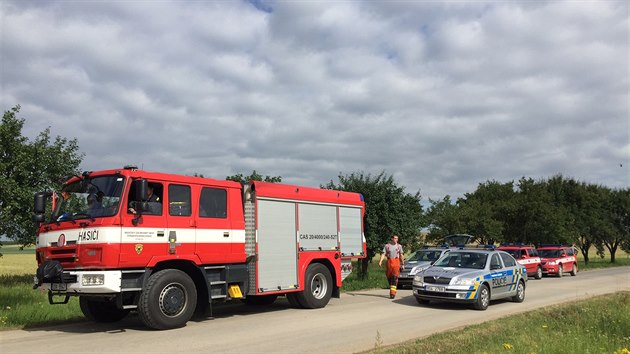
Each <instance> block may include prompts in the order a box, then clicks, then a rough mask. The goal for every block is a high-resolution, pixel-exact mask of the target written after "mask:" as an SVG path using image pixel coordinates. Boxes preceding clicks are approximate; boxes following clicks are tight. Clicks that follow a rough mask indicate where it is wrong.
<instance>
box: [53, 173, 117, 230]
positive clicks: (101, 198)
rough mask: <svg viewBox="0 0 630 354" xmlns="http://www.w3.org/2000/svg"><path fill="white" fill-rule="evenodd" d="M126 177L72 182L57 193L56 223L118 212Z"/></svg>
mask: <svg viewBox="0 0 630 354" xmlns="http://www.w3.org/2000/svg"><path fill="white" fill-rule="evenodd" d="M123 187H124V178H123V177H121V176H119V175H114V176H99V177H94V178H85V179H83V180H80V181H76V182H72V183H70V184H67V185H65V186H64V187H63V189H62V190H61V192H60V193H57V195H56V197H57V200H56V207H55V210H53V213H52V215H51V219H52V220H51V221H52V222H61V221H67V220H77V219H88V218H89V219H94V218H100V217H106V216H112V215H114V214H116V213H117V212H118V205H119V203H120V198H121V196H122V191H123Z"/></svg>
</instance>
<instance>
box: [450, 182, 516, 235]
mask: <svg viewBox="0 0 630 354" xmlns="http://www.w3.org/2000/svg"><path fill="white" fill-rule="evenodd" d="M514 195H515V192H514V184H513V182H508V183H499V182H496V181H487V182H485V183H480V184H479V185H478V186H477V190H476V191H475V192H473V193H466V194H464V196H465V198H463V199H459V200H458V203H457V204H458V205H459V206H460V209H461V210H460V213H461V220H462V222H463V223H464V225H465V229H466V233H470V234H472V235H474V236H475V238H476V239H477V240H479V241H480V242H481V243H487V244H493V243H495V242H501V241H505V240H506V237H505V236H504V232H505V230H506V228H507V222H508V215H510V214H511V209H512V202H513V200H514Z"/></svg>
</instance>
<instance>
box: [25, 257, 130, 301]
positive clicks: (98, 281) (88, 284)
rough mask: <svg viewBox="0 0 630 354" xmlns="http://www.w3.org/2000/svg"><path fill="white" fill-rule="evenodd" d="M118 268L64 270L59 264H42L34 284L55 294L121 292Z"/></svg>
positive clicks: (35, 286) (120, 276)
mask: <svg viewBox="0 0 630 354" xmlns="http://www.w3.org/2000/svg"><path fill="white" fill-rule="evenodd" d="M121 279H122V272H121V271H120V270H90V271H88V270H80V271H64V270H63V268H62V267H61V266H60V265H54V264H53V265H52V266H51V265H50V264H46V262H45V263H44V264H42V265H41V266H40V267H39V268H38V269H37V275H36V276H35V285H34V286H33V288H39V287H41V288H42V289H44V290H50V291H52V292H54V293H57V294H64V293H65V294H111V293H119V292H121V283H122V282H121Z"/></svg>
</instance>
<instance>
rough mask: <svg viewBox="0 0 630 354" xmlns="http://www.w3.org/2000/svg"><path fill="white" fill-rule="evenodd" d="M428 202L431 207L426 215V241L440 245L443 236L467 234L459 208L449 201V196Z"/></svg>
mask: <svg viewBox="0 0 630 354" xmlns="http://www.w3.org/2000/svg"><path fill="white" fill-rule="evenodd" d="M429 202H430V203H431V206H430V207H429V210H428V211H427V214H426V218H427V222H428V224H429V236H427V241H429V242H432V243H441V242H442V241H443V240H444V237H445V236H448V235H453V234H465V233H467V232H468V231H467V230H466V228H465V226H464V225H463V223H462V221H461V215H460V208H459V206H458V205H457V204H455V203H453V202H452V201H451V196H450V195H447V196H446V197H444V198H443V199H441V200H431V199H429Z"/></svg>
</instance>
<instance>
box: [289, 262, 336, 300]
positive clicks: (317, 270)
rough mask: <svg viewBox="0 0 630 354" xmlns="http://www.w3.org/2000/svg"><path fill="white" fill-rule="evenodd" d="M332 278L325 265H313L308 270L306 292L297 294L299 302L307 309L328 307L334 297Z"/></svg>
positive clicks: (305, 283)
mask: <svg viewBox="0 0 630 354" xmlns="http://www.w3.org/2000/svg"><path fill="white" fill-rule="evenodd" d="M332 288H333V284H332V276H331V275H330V271H329V270H328V268H326V266H325V265H323V264H319V263H313V264H311V265H309V266H308V268H306V276H305V277H304V291H300V292H299V293H298V294H297V300H298V302H299V303H300V305H302V307H304V308H306V309H318V308H322V307H324V306H326V305H327V304H328V301H330V297H331V296H332V290H333V289H332Z"/></svg>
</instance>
